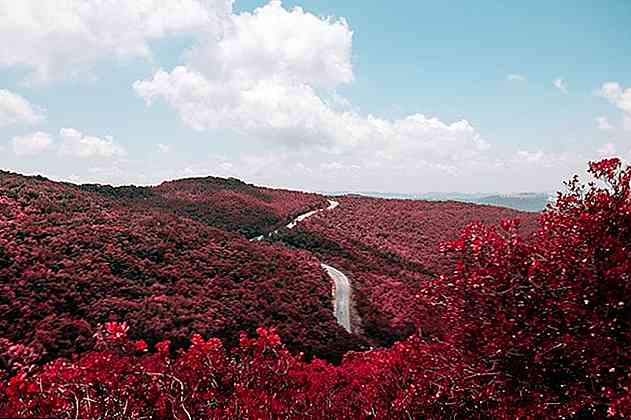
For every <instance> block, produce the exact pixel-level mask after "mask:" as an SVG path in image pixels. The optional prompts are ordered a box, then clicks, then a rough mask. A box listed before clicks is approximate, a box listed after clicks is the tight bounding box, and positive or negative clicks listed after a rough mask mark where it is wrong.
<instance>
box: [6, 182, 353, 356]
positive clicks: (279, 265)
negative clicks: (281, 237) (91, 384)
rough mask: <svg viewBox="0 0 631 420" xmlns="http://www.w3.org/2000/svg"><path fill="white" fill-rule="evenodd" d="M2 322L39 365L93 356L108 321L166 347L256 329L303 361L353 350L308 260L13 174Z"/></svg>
mask: <svg viewBox="0 0 631 420" xmlns="http://www.w3.org/2000/svg"><path fill="white" fill-rule="evenodd" d="M141 210H142V211H141ZM286 211H288V210H286ZM0 314H1V315H0V337H2V338H5V339H8V340H11V342H13V343H16V344H24V345H27V346H30V347H31V348H33V349H34V350H37V351H38V352H39V354H40V356H41V357H42V359H43V360H50V359H51V358H54V357H58V356H64V357H70V356H72V355H73V354H75V353H82V352H85V351H87V350H89V349H91V348H92V347H93V345H94V339H93V335H94V332H95V327H96V325H97V324H98V323H106V322H110V321H127V322H128V324H129V333H130V336H131V337H133V338H134V339H144V340H146V342H147V343H148V344H150V345H153V344H155V343H157V342H158V341H161V340H164V339H169V340H171V341H172V342H173V349H176V348H179V347H183V346H184V347H185V346H187V345H188V343H189V337H190V336H191V334H193V333H199V334H202V335H204V336H205V337H218V338H221V339H225V340H227V344H228V345H230V346H231V345H235V344H236V343H237V340H238V336H239V331H241V330H244V331H247V332H249V333H253V332H254V331H255V329H256V328H257V327H259V326H275V327H276V328H278V331H279V333H280V334H281V336H282V337H283V338H284V340H285V342H286V343H287V344H288V346H289V348H291V349H292V350H294V351H304V352H305V353H306V354H307V355H308V356H311V355H313V354H316V355H318V356H320V357H324V358H327V359H329V360H339V358H340V356H341V354H342V353H343V351H345V350H348V349H351V348H355V349H357V348H359V347H358V342H357V340H356V339H354V338H353V337H352V336H350V335H348V334H347V333H346V332H345V331H344V330H343V329H342V328H341V327H339V326H338V325H337V323H336V321H335V318H334V317H333V314H332V302H331V280H330V278H328V276H326V275H325V274H324V273H323V272H322V270H321V269H320V266H319V262H318V261H317V260H316V259H315V258H313V257H312V256H310V255H309V254H307V253H305V252H295V251H290V250H287V249H285V248H283V247H274V246H268V245H266V246H263V245H261V244H256V243H250V242H248V241H247V240H246V239H245V238H243V237H241V236H239V235H236V234H231V233H227V232H225V231H222V230H219V229H216V228H211V227H209V226H206V225H204V224H202V223H199V222H196V221H193V220H191V219H190V218H188V217H181V216H176V215H174V214H173V213H171V212H169V211H162V210H161V209H159V208H148V207H146V208H144V209H141V208H139V207H137V206H134V205H130V206H123V205H117V204H115V203H113V202H112V201H111V200H110V199H107V198H104V197H103V196H102V195H101V194H94V193H89V192H85V191H82V190H79V189H77V188H76V187H75V186H72V185H65V184H59V183H54V182H50V181H47V180H44V179H36V178H26V177H21V176H15V175H9V174H0Z"/></svg>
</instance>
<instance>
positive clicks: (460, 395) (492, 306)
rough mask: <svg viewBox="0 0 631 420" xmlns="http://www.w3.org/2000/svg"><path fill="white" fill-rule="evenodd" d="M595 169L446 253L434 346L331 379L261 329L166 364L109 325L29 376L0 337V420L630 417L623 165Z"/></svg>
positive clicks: (368, 359)
mask: <svg viewBox="0 0 631 420" xmlns="http://www.w3.org/2000/svg"><path fill="white" fill-rule="evenodd" d="M590 170H591V172H592V174H593V175H594V176H595V177H597V178H598V183H594V184H590V185H589V186H588V187H585V186H582V185H580V184H579V182H578V181H577V180H576V179H574V180H573V181H571V182H569V183H568V190H567V192H566V193H563V194H559V197H558V200H557V203H556V205H555V206H554V207H552V208H550V209H549V210H548V211H547V212H545V213H544V214H543V215H542V216H541V225H540V227H539V228H538V229H537V231H536V234H535V235H534V236H532V238H529V240H527V241H526V240H524V239H523V238H522V237H521V236H520V235H519V233H518V230H517V223H516V222H512V221H504V222H503V223H501V224H500V226H499V227H489V226H484V225H482V224H481V223H474V224H470V225H469V226H467V227H466V228H465V229H464V231H463V232H462V234H461V235H460V237H458V238H455V240H453V241H451V242H450V243H448V244H446V245H445V246H444V247H443V250H444V251H446V252H449V253H451V254H452V255H453V259H451V260H446V261H452V264H453V265H451V266H450V267H449V269H448V270H446V271H445V272H444V274H442V275H439V276H436V277H431V278H430V279H428V280H426V282H425V285H426V286H427V288H425V289H423V290H422V291H421V292H422V294H419V298H418V300H419V301H420V302H422V304H423V305H427V306H428V307H429V310H431V312H432V315H433V316H434V317H436V318H437V320H438V322H439V323H441V324H443V325H444V328H443V329H442V331H441V332H442V334H441V335H430V336H426V337H420V336H419V335H418V334H415V333H413V334H412V335H411V336H410V337H408V338H407V339H405V340H404V341H401V342H398V343H396V344H394V345H393V346H392V347H390V348H387V349H381V350H372V351H367V352H363V353H355V352H349V353H347V354H346V355H345V357H344V360H343V362H342V363H341V364H340V365H339V366H334V365H331V364H329V363H327V362H323V361H321V360H318V359H313V360H311V361H306V360H303V358H302V356H301V355H292V353H290V352H289V351H288V350H287V349H286V348H285V347H284V346H283V345H282V344H281V339H280V337H279V336H278V335H276V333H275V332H274V331H273V330H270V329H258V330H257V335H258V337H257V338H248V337H247V336H246V335H242V336H241V339H240V340H239V343H238V345H236V346H234V347H232V348H230V349H226V348H224V346H223V345H222V343H221V341H219V340H217V339H210V340H208V341H206V340H204V339H203V338H202V337H200V336H197V335H193V336H192V338H191V339H190V346H189V347H188V348H187V349H180V350H178V351H177V353H175V354H174V353H173V352H171V351H170V350H171V347H172V346H171V343H170V342H168V341H162V342H160V343H158V344H156V345H155V346H154V348H155V350H156V351H153V352H147V351H146V350H145V346H143V345H142V343H141V344H140V345H139V344H138V342H136V341H133V340H132V341H130V340H129V339H128V338H127V326H126V325H125V324H107V325H105V326H103V327H102V328H99V329H97V332H96V335H95V340H96V346H95V350H94V351H90V352H86V353H84V354H82V355H81V356H79V357H77V358H75V359H74V360H64V359H58V360H54V361H51V362H50V363H48V364H46V365H44V366H40V367H36V366H33V365H32V363H33V359H32V357H31V354H32V351H31V350H30V349H28V348H26V347H25V346H22V347H20V346H19V345H15V344H13V343H11V342H9V341H8V340H0V346H1V347H0V356H1V360H2V361H3V366H5V367H6V368H5V369H4V371H5V374H4V375H5V378H4V380H0V416H8V417H90V418H114V417H118V418H132V419H133V418H147V417H149V418H179V419H181V418H209V419H222V418H244V419H267V418H290V419H293V418H316V419H319V418H353V419H355V418H356V419H382V418H383V419H390V418H392V419H399V418H437V419H442V418H445V419H447V418H479V419H482V418H484V419H487V418H498V419H515V418H519V419H540V418H605V417H611V418H628V417H629V416H631V392H630V390H629V386H631V325H630V323H631V306H630V304H629V302H631V278H630V277H631V252H630V251H631V187H630V185H629V183H630V181H631V168H623V167H622V165H621V163H620V161H618V160H607V161H603V162H598V163H595V164H592V165H590ZM5 203H6V201H5ZM348 252H349V254H350V255H354V254H351V252H357V251H355V250H354V249H353V250H349V251H348ZM351 261H352V260H351ZM16 297H17V295H16ZM129 322H130V324H131V322H132V320H129ZM130 331H131V327H130Z"/></svg>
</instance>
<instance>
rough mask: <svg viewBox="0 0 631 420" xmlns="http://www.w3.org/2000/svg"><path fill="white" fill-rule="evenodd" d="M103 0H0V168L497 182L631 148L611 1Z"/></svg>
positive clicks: (352, 183)
mask: <svg viewBox="0 0 631 420" xmlns="http://www.w3.org/2000/svg"><path fill="white" fill-rule="evenodd" d="M109 3H110V4H109V6H107V5H106V4H105V2H103V1H102V0H64V1H62V2H53V1H52V0H51V1H44V2H42V1H41V0H40V1H35V0H24V1H23V2H19V3H16V2H14V1H10V0H0V37H1V38H2V39H4V40H6V41H7V42H3V45H2V46H0V167H1V168H3V169H7V170H13V171H17V172H22V173H29V174H33V173H38V174H43V175H45V176H49V177H52V178H54V179H60V180H70V181H73V182H101V183H113V184H126V183H137V184H152V183H158V182H160V181H163V180H166V179H173V178H180V177H187V176H206V175H218V176H235V177H238V178H242V179H244V180H246V181H250V182H255V183H260V184H266V185H272V186H283V187H290V188H299V189H308V190H320V191H322V190H325V191H326V190H374V191H391V192H427V191H464V192H474V191H489V192H491V191H493V192H495V191H497V192H510V191H544V190H546V191H547V190H553V189H556V188H558V187H560V186H561V184H562V180H563V179H565V178H567V177H568V176H570V175H571V174H572V173H575V172H577V171H583V170H584V168H585V164H586V162H587V160H589V159H597V158H598V157H600V156H609V155H618V156H621V157H623V158H625V159H631V90H629V88H630V87H631V54H629V53H628V52H629V51H631V24H630V23H631V4H629V3H628V2H627V1H622V0H621V1H602V2H587V1H571V2H570V1H558V2H553V4H550V2H543V1H531V2H526V3H524V4H521V5H516V4H515V5H510V6H507V5H506V2H500V1H479V2H475V3H473V2H464V1H460V2H455V1H454V2H426V1H413V2H412V1H409V2H408V1H401V2H397V5H396V6H397V7H396V8H395V7H392V5H391V4H388V3H387V2H356V1H345V2H334V1H323V0H318V1H310V0H309V1H307V0H304V1H284V2H282V3H280V2H271V3H270V2H265V1H238V0H237V1H236V2H235V3H234V4H231V2H230V1H227V0H139V1H137V2H132V3H129V2H125V1H123V0H113V1H112V2H109ZM298 8H300V9H298Z"/></svg>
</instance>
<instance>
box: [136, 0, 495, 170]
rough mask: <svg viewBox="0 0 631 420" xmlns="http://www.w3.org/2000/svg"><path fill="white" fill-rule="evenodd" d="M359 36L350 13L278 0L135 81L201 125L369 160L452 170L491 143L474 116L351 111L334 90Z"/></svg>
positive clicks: (347, 77)
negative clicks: (325, 12) (336, 14)
mask: <svg viewBox="0 0 631 420" xmlns="http://www.w3.org/2000/svg"><path fill="white" fill-rule="evenodd" d="M352 37H353V32H352V31H351V29H350V28H349V26H348V24H347V22H346V21H345V20H343V19H335V18H330V17H329V18H320V17H317V16H315V15H313V14H310V13H307V12H305V11H304V10H302V9H301V8H294V9H291V10H287V9H285V8H284V7H283V6H282V4H281V2H280V1H272V2H270V3H269V4H267V5H266V6H264V7H261V8H258V9H256V10H255V11H254V12H252V13H242V14H231V15H230V17H229V19H228V20H227V21H226V22H225V23H224V25H223V32H222V33H221V35H220V36H219V37H205V38H202V39H200V41H199V43H198V44H197V45H196V46H195V47H194V48H193V49H192V51H191V52H190V53H189V54H188V55H187V59H186V62H185V63H183V64H182V65H180V66H177V67H176V68H174V69H173V70H171V71H166V70H158V71H157V72H156V73H155V74H154V75H153V76H152V77H150V78H147V79H145V80H139V81H137V82H135V83H134V85H133V88H134V90H135V92H136V94H137V95H138V96H140V97H141V98H143V99H144V100H145V101H146V103H147V104H148V105H151V104H152V103H153V102H154V101H156V100H162V101H165V102H166V103H167V104H168V105H170V106H171V107H172V108H173V109H174V110H175V111H176V112H177V114H178V115H179V117H180V118H181V120H182V121H183V122H184V123H185V124H187V125H188V126H190V127H192V128H193V129H195V130H199V131H203V130H212V129H217V128H227V129H232V130H234V131H236V132H239V133H241V134H243V135H245V136H248V137H251V138H256V139H259V140H265V141H268V142H270V143H277V144H279V145H281V146H283V147H286V148H289V149H305V148H307V149H310V150H312V151H314V150H317V151H320V152H323V153H328V154H330V155H334V156H341V157H343V158H346V159H347V160H349V161H354V162H359V163H360V164H362V165H364V167H379V166H381V167H384V168H386V167H390V168H393V167H404V166H407V167H410V166H411V167H417V166H418V165H421V164H430V165H440V166H441V167H443V168H449V170H451V169H452V168H453V167H454V163H455V162H462V161H466V160H467V159H472V158H474V157H475V156H477V155H479V154H480V153H482V152H484V150H486V149H488V147H489V145H488V143H486V142H485V141H484V140H483V139H482V138H481V136H480V135H479V133H478V132H477V131H476V130H475V129H474V128H473V127H472V126H471V124H470V123H469V122H467V121H466V120H461V121H456V122H453V123H446V122H443V121H441V120H439V119H437V118H430V117H426V116H424V115H421V114H413V115H409V116H407V117H404V118H401V119H396V120H391V119H383V118H379V117H376V116H373V115H362V114H361V113H359V112H357V111H355V110H352V106H351V104H350V103H349V102H348V101H347V100H345V99H344V98H341V97H340V96H339V95H337V94H336V93H335V91H334V89H335V88H336V87H338V86H341V85H345V84H348V83H351V82H352V81H353V77H354V76H353V67H352V62H351V55H352ZM337 160H339V159H337ZM346 163H348V162H346Z"/></svg>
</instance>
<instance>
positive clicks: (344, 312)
mask: <svg viewBox="0 0 631 420" xmlns="http://www.w3.org/2000/svg"><path fill="white" fill-rule="evenodd" d="M339 205H340V203H338V202H337V201H333V200H329V207H327V208H326V209H319V210H313V211H310V212H308V213H304V214H301V215H300V216H298V217H296V218H295V219H294V220H292V221H291V223H289V224H288V225H287V229H293V228H295V227H296V226H297V225H298V223H300V222H302V221H304V220H305V219H307V218H309V217H311V216H313V215H314V214H317V213H320V212H321V211H328V210H333V209H334V208H336V207H337V206H339ZM275 233H278V230H275V231H274V232H270V233H269V234H268V235H267V236H272V235H274V234H275ZM263 239H264V236H263V235H261V236H257V237H256V238H252V239H251V241H262V240H263ZM320 265H321V266H322V268H323V269H324V271H326V273H327V274H328V275H329V277H331V279H333V284H334V286H333V299H334V301H333V311H334V313H335V318H336V319H337V323H338V324H340V325H341V326H342V327H344V329H345V330H346V331H348V332H351V309H350V308H351V302H350V300H351V283H350V281H349V280H348V277H346V275H345V274H344V273H342V272H341V271H340V270H338V269H337V268H335V267H331V266H330V265H326V264H320Z"/></svg>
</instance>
